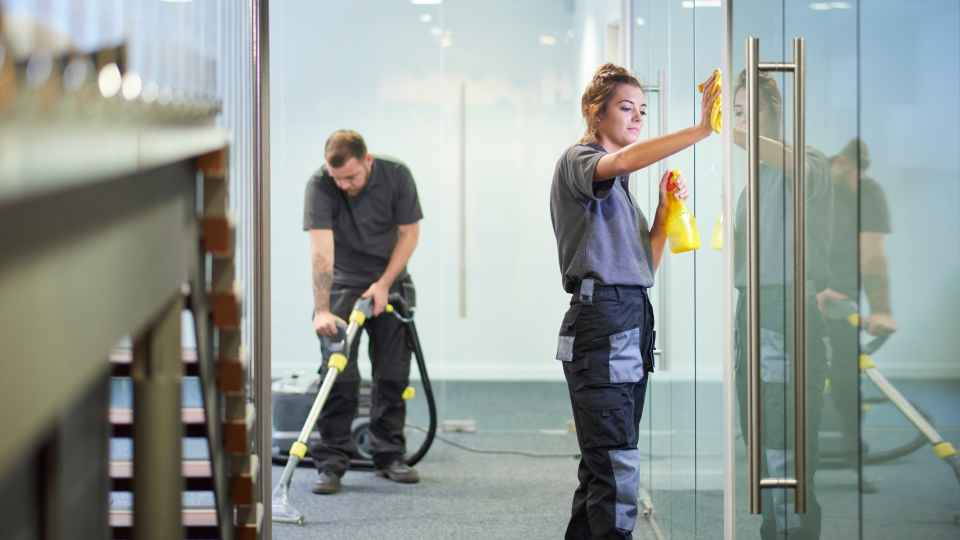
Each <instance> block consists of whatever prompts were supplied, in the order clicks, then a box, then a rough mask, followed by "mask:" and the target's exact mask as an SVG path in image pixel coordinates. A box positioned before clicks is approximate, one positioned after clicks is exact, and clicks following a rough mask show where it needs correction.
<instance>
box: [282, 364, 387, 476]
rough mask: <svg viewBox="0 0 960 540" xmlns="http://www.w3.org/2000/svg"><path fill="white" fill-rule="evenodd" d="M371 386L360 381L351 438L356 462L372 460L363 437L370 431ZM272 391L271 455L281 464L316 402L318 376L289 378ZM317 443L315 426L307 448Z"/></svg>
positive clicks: (302, 375)
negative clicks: (354, 446)
mask: <svg viewBox="0 0 960 540" xmlns="http://www.w3.org/2000/svg"><path fill="white" fill-rule="evenodd" d="M372 388H373V383H371V382H370V381H366V380H363V381H360V404H359V406H358V407H357V414H356V415H355V418H354V420H353V429H352V431H353V438H354V443H356V446H357V456H356V457H357V458H359V459H363V460H371V459H373V446H372V444H371V443H370V438H369V436H368V435H367V434H368V432H369V429H370V407H371V397H370V396H371V392H372ZM271 390H272V402H273V405H272V408H271V411H272V412H271V414H272V418H271V421H272V426H273V438H272V445H271V446H272V452H271V453H272V454H273V458H274V461H275V462H281V464H282V463H285V462H286V460H287V456H288V455H289V454H290V448H291V447H292V446H293V443H295V442H296V441H297V436H299V435H300V430H301V429H302V428H303V425H304V423H305V422H306V421H307V415H309V414H310V407H311V406H313V402H314V401H316V399H317V392H318V391H319V390H320V376H319V375H317V374H299V373H298V374H291V375H287V376H286V377H284V378H282V379H280V380H278V381H275V382H274V383H273V385H272V387H271ZM318 440H320V432H319V431H318V430H317V427H316V425H314V426H313V431H311V432H310V439H309V441H310V442H309V443H308V446H309V445H310V444H313V443H314V442H316V441H318Z"/></svg>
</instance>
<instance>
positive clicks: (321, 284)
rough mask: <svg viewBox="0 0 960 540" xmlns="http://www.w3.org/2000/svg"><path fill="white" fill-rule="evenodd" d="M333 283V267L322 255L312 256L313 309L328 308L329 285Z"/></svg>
mask: <svg viewBox="0 0 960 540" xmlns="http://www.w3.org/2000/svg"><path fill="white" fill-rule="evenodd" d="M332 284H333V268H332V265H331V264H330V262H329V261H327V260H326V259H325V258H324V257H323V255H318V254H315V255H314V256H313V308H314V310H315V311H328V310H329V309H330V285H332Z"/></svg>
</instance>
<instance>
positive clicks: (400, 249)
mask: <svg viewBox="0 0 960 540" xmlns="http://www.w3.org/2000/svg"><path fill="white" fill-rule="evenodd" d="M417 239H418V235H417V234H415V233H413V232H410V233H406V234H401V235H400V239H399V240H398V241H397V245H396V246H395V247H394V248H393V253H392V254H391V255H390V263H389V264H387V269H386V270H384V272H383V275H382V276H380V279H379V281H380V283H381V284H383V285H386V286H387V287H390V286H391V285H393V282H394V280H396V279H397V276H399V275H400V272H402V271H403V269H404V268H406V266H407V263H408V262H409V261H410V257H411V256H413V250H414V249H416V247H417Z"/></svg>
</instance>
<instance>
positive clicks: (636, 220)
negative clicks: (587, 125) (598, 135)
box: [550, 144, 653, 293]
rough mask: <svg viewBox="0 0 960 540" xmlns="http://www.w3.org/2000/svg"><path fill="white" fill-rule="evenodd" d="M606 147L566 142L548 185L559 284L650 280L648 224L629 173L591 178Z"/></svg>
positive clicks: (569, 288) (641, 282)
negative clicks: (632, 192) (630, 185)
mask: <svg viewBox="0 0 960 540" xmlns="http://www.w3.org/2000/svg"><path fill="white" fill-rule="evenodd" d="M606 153H607V152H606V151H605V150H604V149H603V147H602V146H600V145H599V144H592V145H589V146H586V145H582V144H578V145H576V146H573V147H571V148H568V149H567V151H566V152H564V153H563V156H562V157H561V158H560V160H559V161H558V162H557V168H556V171H555V172H554V174H553V185H552V186H551V187H550V219H551V220H552V221H553V232H554V234H555V235H556V237H557V253H558V255H559V258H560V273H561V276H562V278H563V289H564V290H565V291H567V292H568V293H573V291H574V287H575V286H576V285H577V283H579V282H580V281H581V280H583V279H585V278H592V279H593V280H595V282H596V283H597V284H600V285H640V286H642V287H652V286H653V248H652V247H651V245H650V229H649V226H648V225H647V218H646V217H644V215H643V212H641V211H640V207H639V206H637V202H636V200H635V199H634V198H633V196H631V195H630V191H629V189H628V184H627V182H628V178H629V177H628V176H620V177H617V178H613V179H610V180H604V181H601V182H594V181H593V174H594V171H595V170H596V168H597V162H598V161H600V158H601V157H603V156H604V155H605V154H606Z"/></svg>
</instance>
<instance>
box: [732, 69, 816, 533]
mask: <svg viewBox="0 0 960 540" xmlns="http://www.w3.org/2000/svg"><path fill="white" fill-rule="evenodd" d="M759 75H760V77H759V81H758V82H759V91H760V118H759V123H760V193H759V204H760V239H759V240H760V326H761V328H760V354H761V358H760V364H761V365H760V373H761V380H762V384H761V396H760V401H761V404H760V407H761V415H762V416H761V422H762V429H761V433H760V434H759V436H760V443H761V445H762V452H761V454H762V464H761V468H762V470H761V474H762V475H763V477H764V478H770V477H774V478H786V477H792V476H793V475H794V466H793V416H794V414H793V413H794V411H793V394H792V388H793V381H792V379H793V358H792V356H793V353H792V348H793V331H792V324H793V320H792V316H791V314H792V313H793V311H794V310H793V277H792V275H791V273H792V267H793V253H794V250H793V241H792V238H793V227H792V224H793V215H792V208H793V201H792V198H793V195H794V194H793V193H792V185H793V178H792V177H793V152H794V149H793V148H791V147H790V146H787V145H785V144H784V143H783V135H782V133H783V132H782V125H781V118H782V117H783V101H782V98H781V94H780V89H779V87H778V86H777V81H776V79H774V78H773V76H772V75H770V74H769V73H764V72H761V73H760V74H759ZM745 86H746V74H745V73H741V74H740V77H739V78H738V79H737V86H736V90H735V92H734V96H735V97H734V117H735V124H736V125H735V127H734V142H735V143H736V144H738V145H739V146H741V147H743V146H745V144H746V132H745V131H744V127H745V126H746V116H745V113H746V89H745ZM805 156H806V193H805V196H806V198H807V216H806V230H807V241H806V244H807V249H806V261H807V269H806V270H807V272H806V273H807V283H806V292H807V321H806V332H807V339H806V347H807V358H806V360H807V379H806V382H807V411H806V419H807V479H806V480H807V512H806V513H805V514H801V515H798V514H796V513H795V512H794V505H793V498H794V493H793V490H787V489H772V490H771V489H765V490H763V501H762V511H763V524H762V525H761V527H760V536H761V537H762V538H764V539H771V540H772V539H780V540H782V539H784V538H790V539H791V540H793V539H801V538H803V539H816V538H819V537H820V505H819V503H818V502H817V497H816V495H815V493H814V489H813V488H814V484H813V475H814V472H815V471H816V468H817V461H818V454H819V446H818V444H817V433H818V432H819V431H820V409H821V407H822V405H823V386H824V381H825V376H826V371H827V360H828V358H827V350H828V342H827V339H826V325H825V324H824V319H823V315H822V314H821V313H820V312H819V311H818V310H817V299H816V296H815V295H816V293H818V292H820V291H822V290H824V289H826V287H827V284H828V283H829V281H830V271H829V269H828V268H827V255H828V251H829V247H830V231H831V221H832V217H833V209H832V202H833V190H832V189H831V185H830V172H829V166H828V164H827V159H826V158H825V157H824V156H823V154H821V153H820V152H818V151H817V150H814V149H812V148H809V147H808V148H806V149H805ZM746 206H747V205H746V193H745V192H744V193H742V194H741V195H740V199H739V201H738V202H737V209H736V214H735V219H734V230H735V235H736V246H735V250H734V265H735V267H734V285H735V286H736V287H737V289H738V291H739V293H740V294H739V299H738V301H737V316H736V323H735V332H736V340H735V344H736V345H735V358H734V365H735V370H736V385H737V401H738V404H739V407H740V426H741V428H740V429H741V433H743V435H744V439H745V440H746V439H747V348H746V345H747V306H746V304H747V301H746V300H747V299H746V286H747V268H746V264H747V261H746V259H747V257H746V252H747V239H746V219H747V216H746V211H747V208H746ZM788 329H789V330H788Z"/></svg>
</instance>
